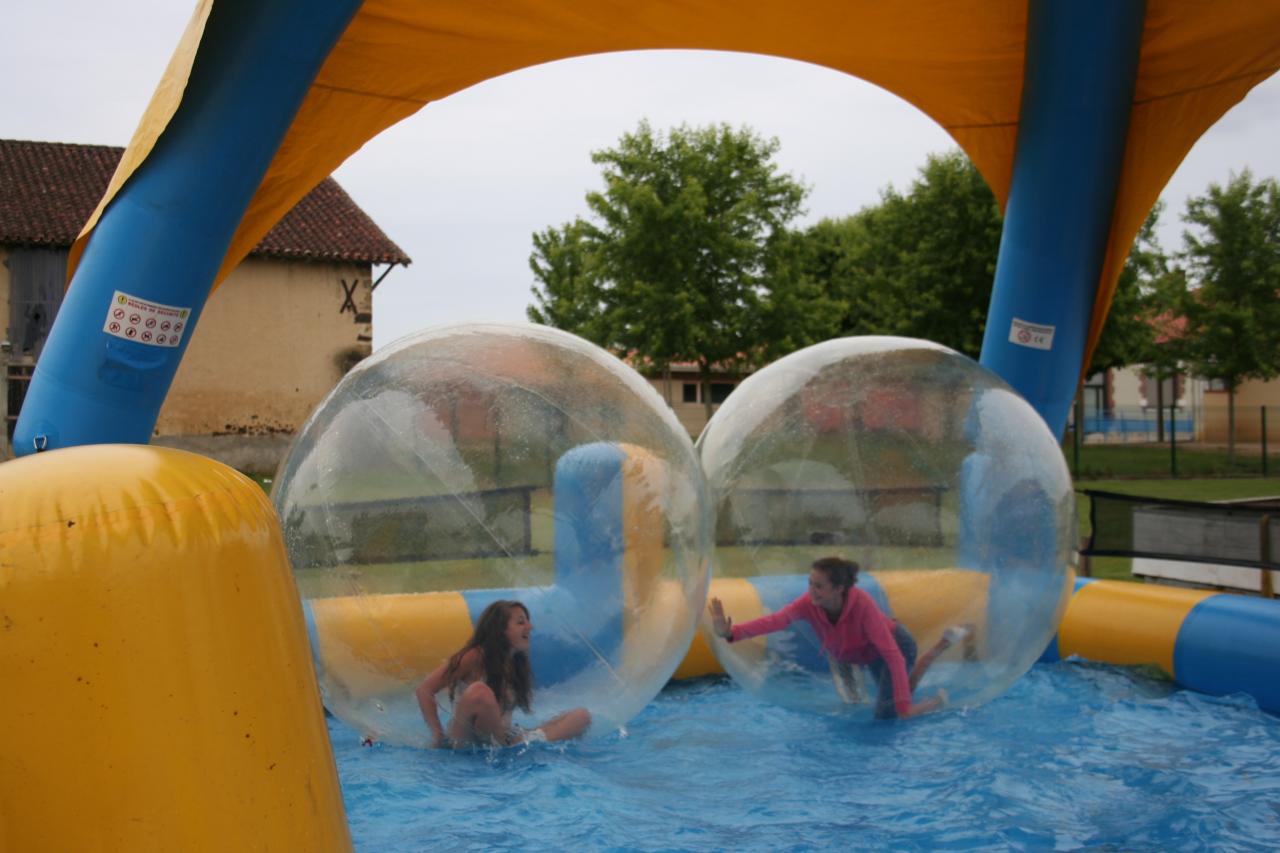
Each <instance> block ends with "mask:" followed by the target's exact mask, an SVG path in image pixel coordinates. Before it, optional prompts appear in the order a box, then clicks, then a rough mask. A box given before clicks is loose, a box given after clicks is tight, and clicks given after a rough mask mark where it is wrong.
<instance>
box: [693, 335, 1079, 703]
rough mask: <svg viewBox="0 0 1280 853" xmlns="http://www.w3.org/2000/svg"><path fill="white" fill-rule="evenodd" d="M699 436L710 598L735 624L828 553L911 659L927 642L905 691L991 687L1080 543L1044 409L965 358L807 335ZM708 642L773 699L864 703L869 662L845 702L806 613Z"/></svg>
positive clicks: (971, 692) (1040, 617) (868, 699)
mask: <svg viewBox="0 0 1280 853" xmlns="http://www.w3.org/2000/svg"><path fill="white" fill-rule="evenodd" d="M698 448H699V451H700V454H701V458H702V464H703V470H704V472H705V473H706V476H707V481H708V486H709V488H710V489H711V495H712V500H713V502H714V503H715V506H716V510H717V522H716V553H715V564H714V571H715V576H716V579H717V581H716V583H715V585H714V587H713V589H714V590H715V593H713V594H717V595H719V596H720V597H721V598H723V599H724V606H725V610H726V612H727V613H728V615H729V616H730V617H732V618H733V619H734V620H735V622H737V623H742V622H744V621H746V620H748V619H752V618H754V617H757V616H760V615H762V614H768V613H772V612H774V611H776V610H778V609H780V608H781V607H782V606H783V605H785V604H786V603H788V602H789V601H791V600H793V599H795V598H797V597H798V596H802V595H805V594H806V590H807V580H808V573H809V568H810V565H811V564H812V563H813V561H814V560H815V559H817V558H820V557H824V556H828V555H838V556H843V557H845V558H847V559H851V560H854V561H856V562H857V563H858V564H859V565H860V566H861V567H862V569H863V571H862V573H861V575H860V576H859V579H858V582H857V586H858V587H861V588H862V589H864V590H866V591H867V592H868V593H869V594H870V595H871V597H872V599H874V600H875V601H876V602H877V603H878V604H879V606H880V608H881V609H882V610H884V611H886V612H887V613H888V614H889V615H890V616H891V617H892V618H893V619H895V620H896V621H897V622H898V623H899V624H900V625H901V626H903V627H905V628H906V629H907V630H908V631H909V633H910V634H911V635H912V638H913V639H914V640H915V643H916V645H917V647H918V651H919V654H920V655H921V656H924V655H925V654H926V653H927V652H928V651H929V650H931V649H934V648H935V647H936V648H938V649H939V651H940V652H941V653H940V655H939V656H938V657H937V658H936V662H934V663H933V664H932V665H931V666H929V667H928V669H927V670H926V671H924V673H923V677H922V680H921V681H920V684H919V686H918V688H917V690H916V694H915V698H916V700H917V701H920V700H922V699H927V698H928V697H929V696H931V695H936V694H937V692H938V689H939V688H944V689H945V691H946V693H947V694H949V696H950V700H951V703H952V704H974V703H978V702H982V701H985V700H987V699H990V698H992V697H993V696H996V695H998V694H999V693H1001V692H1002V691H1004V690H1005V689H1006V688H1007V687H1008V686H1009V685H1010V684H1011V683H1012V682H1013V681H1014V680H1015V679H1017V678H1018V677H1019V676H1020V675H1022V674H1023V673H1024V672H1026V670H1027V669H1028V668H1030V666H1031V665H1032V664H1033V663H1034V662H1035V661H1036V659H1037V658H1038V657H1039V656H1040V654H1041V653H1042V652H1043V651H1044V649H1045V647H1046V646H1047V644H1048V643H1049V641H1050V639H1051V638H1052V637H1053V634H1054V632H1055V631H1056V629H1057V624H1058V621H1059V620H1060V618H1061V615H1062V611H1063V609H1064V608H1065V606H1066V601H1067V596H1068V591H1069V583H1070V578H1071V576H1072V569H1073V565H1072V563H1073V560H1074V554H1075V550H1074V549H1075V529H1076V528H1075V503H1074V498H1073V493H1072V487H1071V480H1070V476H1069V475H1068V472H1067V469H1066V464H1065V462H1064V460H1063V457H1062V453H1061V451H1060V450H1059V448H1058V443H1057V442H1056V441H1055V439H1054V437H1053V435H1052V434H1051V433H1050V432H1049V429H1048V427H1047V426H1046V425H1045V423H1044V421H1043V420H1042V419H1041V418H1040V416H1039V415H1038V414H1037V413H1036V412H1035V411H1034V410H1033V409H1032V408H1031V406H1030V405H1028V404H1027V403H1026V401H1024V400H1023V399H1022V398H1021V397H1019V396H1018V395H1017V394H1016V393H1015V392H1014V391H1013V390H1012V389H1010V388H1009V386H1008V385H1006V384H1005V383H1004V382H1003V381H1002V380H1001V379H1000V378H998V377H997V376H995V375H994V374H993V373H991V372H990V371H988V370H986V369H984V368H982V367H980V366H979V365H978V364H976V363H975V362H973V361H972V360H970V359H968V358H966V357H964V356H962V355H960V354H958V353H956V352H953V351H952V350H949V349H947V348H945V347H942V346H939V345H936V344H931V343H928V342H925V341H919V340H912V339H905V338H889V337H865V338H845V339H840V340H834V341H828V342H827V343H824V344H819V345H817V346H813V347H809V348H808V349H805V350H802V351H800V352H797V353H794V354H792V355H790V356H788V357H786V358H783V359H781V360H780V361H778V362H775V363H774V364H772V365H770V366H768V367H767V368H765V369H764V370H761V371H760V372H758V373H756V374H755V375H753V376H752V377H750V378H749V379H748V380H747V381H745V382H743V383H742V384H741V385H740V386H739V387H738V388H737V389H736V390H735V391H734V392H733V394H732V395H731V396H730V397H729V398H728V400H727V401H726V402H725V403H724V405H723V406H721V408H720V410H719V411H718V412H717V413H716V415H715V417H714V418H713V419H712V421H711V423H710V424H708V425H707V428H706V429H705V430H704V431H703V434H702V436H701V437H700V438H699V441H698ZM726 578H740V579H743V580H739V581H733V582H726V581H724V580H723V579H726ZM953 626H956V627H958V628H959V631H958V632H953V633H952V634H950V635H947V636H948V637H949V638H954V639H955V642H952V643H951V644H950V645H949V646H946V647H945V648H943V647H941V646H938V645H937V644H938V643H939V641H940V640H942V638H943V637H944V632H946V630H947V629H948V628H950V627H953ZM959 635H964V636H963V638H961V637H960V636H959ZM711 642H712V645H713V648H714V649H715V650H716V654H717V656H718V657H719V659H720V661H721V663H722V664H723V665H724V667H725V669H726V670H727V671H728V672H729V673H730V674H731V675H733V677H734V678H735V679H736V680H737V681H738V682H739V683H741V684H742V685H744V686H745V687H746V688H747V689H749V690H751V691H752V692H754V693H756V694H757V695H759V696H761V697H763V698H765V699H767V700H769V701H772V702H776V703H778V704H782V705H787V706H791V707H803V708H810V709H818V710H831V711H834V710H841V709H844V710H849V711H851V712H853V713H855V714H857V713H862V714H867V715H869V714H870V708H871V707H873V704H874V701H875V695H876V693H877V687H876V683H875V682H876V679H875V678H874V677H871V672H872V670H870V669H869V668H867V667H863V666H854V667H853V668H852V671H853V673H854V674H855V676H861V677H855V678H854V679H853V682H854V683H853V684H852V690H849V691H844V692H846V693H851V694H852V695H847V696H845V697H843V698H842V697H841V696H840V695H839V693H838V692H837V690H836V689H835V687H836V685H835V684H834V683H833V681H834V676H833V673H832V671H831V669H830V667H829V660H828V659H827V658H826V656H824V655H823V654H822V653H821V652H820V649H819V643H818V642H817V640H816V638H815V634H814V633H813V631H812V630H811V629H810V628H809V626H808V624H806V623H805V622H803V621H799V622H796V623H795V624H794V625H793V626H792V627H791V628H789V629H787V630H785V631H781V632H778V633H774V634H770V635H768V636H767V637H757V638H754V639H751V640H745V641H740V642H737V643H732V644H730V643H726V642H723V641H721V640H719V639H714V638H713V639H712V640H711ZM945 645H946V644H945V643H944V646H945Z"/></svg>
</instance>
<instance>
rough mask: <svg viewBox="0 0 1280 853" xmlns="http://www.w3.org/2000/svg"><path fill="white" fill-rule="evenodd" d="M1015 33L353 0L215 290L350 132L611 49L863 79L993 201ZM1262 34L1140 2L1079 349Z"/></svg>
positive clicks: (1258, 0)
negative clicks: (691, 54) (924, 119)
mask: <svg viewBox="0 0 1280 853" xmlns="http://www.w3.org/2000/svg"><path fill="white" fill-rule="evenodd" d="M213 2H214V0H201V2H200V4H199V6H198V7H197V10H196V13H195V15H194V17H193V18H192V21H191V24H190V25H189V27H188V30H187V32H186V34H185V35H184V37H183V39H182V41H181V42H180V44H179V46H178V50H177V52H176V53H175V55H174V58H173V60H172V61H171V63H170V65H169V68H168V69H167V71H166V73H165V75H164V78H163V79H162V80H161V83H160V86H159V88H158V90H157V92H156V95H155V97H154V98H153V100H152V103H151V105H150V107H149V109H148V111H147V113H146V115H145V116H144V117H143V119H142V122H141V124H140V126H139V128H138V131H137V132H136V133H135V136H134V139H133V141H132V142H131V143H130V145H129V148H128V150H127V151H126V153H125V156H124V158H123V160H122V161H121V165H120V169H119V171H118V172H117V174H116V176H115V177H114V178H113V180H112V183H111V187H110V188H109V190H108V193H107V196H106V197H104V199H103V201H102V202H101V204H100V205H99V210H98V212H95V214H94V217H93V218H92V219H90V221H89V223H88V224H87V225H86V226H85V229H84V231H83V232H82V233H81V235H80V237H79V238H78V239H77V241H76V245H75V246H74V247H73V249H72V257H71V270H72V271H73V270H74V266H75V263H76V262H77V260H78V258H79V256H80V254H81V252H82V251H83V247H84V244H85V242H86V240H87V239H88V238H89V236H90V234H91V233H92V229H93V226H94V224H95V223H96V221H97V217H98V214H99V213H100V212H101V211H102V210H103V209H105V207H106V205H107V204H108V203H109V201H110V199H111V197H112V195H114V193H115V192H117V191H118V190H119V188H120V187H121V186H123V184H124V183H125V181H127V180H128V177H129V175H130V174H132V172H133V170H134V169H136V168H137V166H138V165H139V164H140V163H142V162H143V161H144V160H145V158H146V155H147V153H148V152H149V151H150V149H151V145H152V144H153V143H154V141H155V139H157V138H158V137H159V135H160V133H162V132H163V129H164V127H165V125H166V124H167V123H168V121H169V119H170V118H171V117H172V116H173V115H174V113H175V111H176V110H177V107H178V105H179V103H180V100H181V93H182V90H183V88H184V87H185V85H186V81H187V77H188V75H189V73H190V70H191V66H192V60H193V49H194V46H195V45H197V44H198V42H199V40H200V37H201V35H202V33H203V29H204V24H205V21H206V20H207V19H208V14H209V10H210V8H211V6H212V4H213ZM1026 23H1027V6H1026V0H1005V2H1000V0H916V2H913V3H905V2H904V3H884V2H879V0H791V2H788V3H781V2H777V0H647V2H644V3H636V2H632V0H506V1H505V2H497V3H458V2H457V0H367V2H365V3H364V4H363V6H362V7H361V8H360V10H359V11H358V12H357V13H356V16H355V18H354V19H353V20H352V22H351V24H350V26H349V27H348V28H347V31H346V32H345V33H344V34H343V36H342V38H341V39H340V40H339V42H338V44H337V45H336V46H335V48H334V50H333V52H332V53H331V54H330V55H329V58H328V59H327V61H326V62H325V64H324V66H323V68H322V69H321V71H320V74H319V75H318V77H317V79H316V81H315V83H314V84H313V85H312V87H311V90H310V92H309V93H308V94H307V96H306V99H305V100H304V102H303V104H302V107H301V109H300V110H299V112H298V115H297V116H296V118H295V119H294V122H293V125H292V126H291V127H290V129H289V132H288V134H287V135H286V137H285V139H284V142H283V144H282V145H281V146H280V149H279V151H278V152H277V154H276V156H275V159H274V161H273V162H272V164H271V167H270V169H269V170H268V171H267V174H266V176H265V177H264V178H263V181H262V184H261V186H260V187H259V188H258V191H257V194H256V195H255V196H254V198H253V200H252V202H251V203H250V205H249V208H248V210H247V211H246V212H245V215H244V218H243V219H242V220H241V222H240V225H239V228H238V229H237V231H236V233H235V236H234V238H233V239H232V242H231V245H230V247H229V249H228V251H227V254H226V257H225V258H224V260H223V264H222V269H221V270H220V272H219V275H218V281H219V282H220V281H221V280H222V279H223V278H225V277H226V276H227V275H228V274H229V273H230V271H231V270H232V269H233V268H234V267H235V266H236V265H237V264H238V263H239V262H240V261H241V260H242V259H243V258H244V257H245V255H247V254H248V252H249V251H250V250H251V249H252V248H253V246H254V245H256V244H257V243H258V241H259V240H260V239H261V238H262V237H263V235H265V234H266V232H267V231H268V230H269V229H270V228H271V226H272V225H274V224H275V222H276V221H277V220H278V219H279V218H280V217H281V216H283V215H284V213H285V212H287V211H288V210H289V209H290V208H291V207H292V206H293V205H294V204H296V203H297V202H298V201H299V200H300V199H301V198H302V197H303V196H304V195H306V193H307V192H308V191H310V189H311V188H312V187H314V186H315V185H316V184H317V183H319V182H320V181H321V180H323V179H324V178H325V177H326V176H327V175H329V174H330V173H331V172H332V171H333V170H334V169H336V168H337V167H338V166H339V165H340V164H341V163H342V162H343V161H344V160H345V159H346V158H347V157H348V156H350V155H351V154H352V153H354V152H355V151H356V150H358V149H359V148H360V146H361V145H363V144H364V142H365V141H366V140H368V139H370V138H372V137H373V136H375V135H376V134H377V133H378V132H380V131H381V130H383V129H384V128H387V127H390V126H391V125H393V124H395V123H396V122H398V121H400V120H401V119H403V118H406V117H407V116H410V115H412V114H413V113H415V112H417V111H418V110H419V109H421V108H422V107H423V106H424V105H426V104H428V103H430V102H431V101H436V100H440V99H441V98H445V97H448V96H449V95H451V94H453V93H455V92H458V91H461V90H462V89H465V88H467V87H468V86H472V85H474V84H476V83H479V82H482V81H484V80H487V79H489V78H491V77H495V76H498V75H500V74H505V73H508V72H511V71H515V70H518V69H521V68H527V67H529V66H532V65H537V64H540V63H544V62H552V61H555V60H558V59H565V58H569V57H573V56H582V55H587V54H595V53H607V52H613V51H623V50H644V49H654V48H690V49H705V50H724V51H737V52H748V53H759V54H768V55H773V56H780V57H787V58H790V59H797V60H801V61H805V62H812V63H815V64H818V65H823V66H826V67H829V68H833V69H836V70H839V71H844V72H846V73H848V74H852V75H854V76H856V77H860V78H862V79H863V80H867V81H869V82H871V83H875V84H876V85H878V86H881V87H882V88H884V89H886V90H888V91H890V92H893V93H894V94H896V95H898V96H899V97H901V98H903V99H905V100H907V101H908V102H910V103H912V104H914V105H915V106H916V107H918V108H919V109H920V110H922V111H923V112H924V113H926V114H927V115H929V116H930V117H931V118H932V119H933V120H934V121H936V122H938V123H939V124H940V125H941V126H942V127H943V128H944V129H946V131H947V132H948V133H950V134H951V136H952V137H953V138H954V139H955V140H956V142H957V143H958V144H959V145H960V147H961V148H963V149H964V151H965V152H966V153H967V154H968V156H969V157H970V158H971V159H972V160H973V162H974V164H975V165H976V166H977V168H978V169H979V170H980V171H981V172H982V174H983V175H984V176H985V178H986V180H987V182H988V184H990V185H991V188H992V190H993V191H994V192H995V194H996V197H997V198H999V199H1000V201H1001V204H1003V203H1004V201H1005V199H1006V197H1007V195H1008V190H1009V180H1010V175H1011V173H1012V169H1013V155H1014V146H1015V141H1016V136H1017V128H1018V113H1019V107H1020V103H1019V101H1020V97H1021V92H1022V69H1023V56H1024V49H1025V43H1026V38H1025V32H1026ZM1277 33H1280V2H1277V0H1216V2H1213V3H1205V2H1203V0H1148V3H1147V17H1146V23H1145V28H1144V33H1143V40H1142V54H1141V58H1140V62H1139V66H1138V79H1137V85H1136V89H1135V94H1134V104H1133V113H1132V117H1131V121H1130V127H1129V138H1128V142H1127V147H1126V150H1125V155H1124V167H1123V171H1122V174H1121V179H1120V186H1119V192H1118V197H1117V200H1116V208H1115V213H1114V216H1113V220H1112V224H1111V235H1110V241H1109V245H1108V251H1107V258H1106V261H1105V264H1104V268H1103V271H1102V274H1101V277H1100V281H1099V287H1098V295H1097V298H1096V301H1095V304H1094V311H1093V321H1092V325H1091V328H1090V333H1089V343H1088V352H1092V349H1093V346H1094V344H1095V343H1096V342H1097V339H1098V336H1099V335H1100V334H1101V331H1102V324H1103V321H1104V320H1105V319H1106V313H1107V308H1108V306H1109V305H1110V302H1111V296H1112V294H1113V292H1114V290H1115V283H1116V279H1117V277H1118V276H1119V273H1120V269H1121V268H1122V266H1123V264H1124V260H1125V257H1126V256H1127V254H1128V250H1129V246H1130V244H1131V243H1132V241H1133V237H1134V235H1135V234H1136V233H1137V230H1138V228H1139V226H1140V225H1141V224H1142V221H1143V219H1145V217H1146V215H1147V212H1148V211H1149V210H1150V208H1151V206H1152V205H1153V204H1154V203H1155V201H1156V199H1157V198H1158V197H1159V195H1160V191H1161V190H1162V189H1163V188H1164V185H1165V184H1166V183H1167V182H1168V180H1169V177H1170V176H1171V175H1172V174H1173V172H1174V171H1175V170H1176V169H1177V167H1178V164H1179V163H1180V162H1181V161H1182V158H1183V157H1184V156H1185V155H1186V153H1187V152H1188V151H1189V150H1190V148H1191V146H1192V145H1193V144H1194V143H1195V141H1196V140H1197V139H1198V138H1199V137H1200V136H1201V135H1202V134H1203V133H1204V132H1205V131H1206V130H1207V129H1208V128H1209V127H1210V126H1211V125H1212V124H1213V123H1214V122H1215V121H1217V120H1218V118H1219V117H1221V116H1222V114H1223V113H1225V112H1226V111H1227V110H1228V109H1229V108H1230V107H1231V106H1233V105H1234V104H1235V103H1237V102H1238V101H1239V100H1240V99H1241V98H1243V97H1244V95H1245V94H1246V93H1247V92H1248V91H1249V90H1250V89H1251V88H1253V87H1254V86H1256V85H1257V84H1258V83H1260V82H1262V81H1263V80H1265V79H1266V78H1267V77H1269V76H1270V75H1271V74H1272V73H1274V72H1275V71H1276V69H1277V68H1278V67H1280V38H1278V37H1277V35H1276V34H1277ZM1081 61H1082V62H1087V61H1089V58H1088V57H1081ZM872 132H874V130H873V131H872ZM849 168H851V169H855V168H857V165H856V164H853V163H851V164H850V166H849ZM851 212H852V211H851ZM1088 352H1086V359H1085V360H1086V363H1087V361H1088Z"/></svg>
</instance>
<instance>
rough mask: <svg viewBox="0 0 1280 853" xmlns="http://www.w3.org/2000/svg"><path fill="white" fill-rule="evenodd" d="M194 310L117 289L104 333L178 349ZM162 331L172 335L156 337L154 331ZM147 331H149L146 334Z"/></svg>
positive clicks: (154, 345)
mask: <svg viewBox="0 0 1280 853" xmlns="http://www.w3.org/2000/svg"><path fill="white" fill-rule="evenodd" d="M190 317H191V309H190V308H183V307H180V306H177V305H161V304H160V303H159V302H151V301H149V300H146V299H141V298H139V297H137V296H130V295H129V294H127V293H123V292H122V291H119V290H117V291H116V292H115V294H114V295H113V296H112V297H111V306H110V307H109V308H107V319H106V322H105V323H104V324H103V326H102V331H104V332H106V333H107V334H108V335H111V336H113V337H117V338H124V339H125V340H128V341H134V342H140V343H144V344H148V345H150V346H153V347H176V346H178V344H180V343H181V342H182V331H183V330H184V329H185V328H186V327H187V321H188V320H189V319H190ZM157 327H158V328H160V329H163V330H164V331H165V332H169V330H170V329H172V330H173V331H172V332H171V333H169V334H164V335H156V334H154V333H153V332H152V331H151V330H153V329H155V328H157ZM143 329H145V330H146V331H143Z"/></svg>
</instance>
